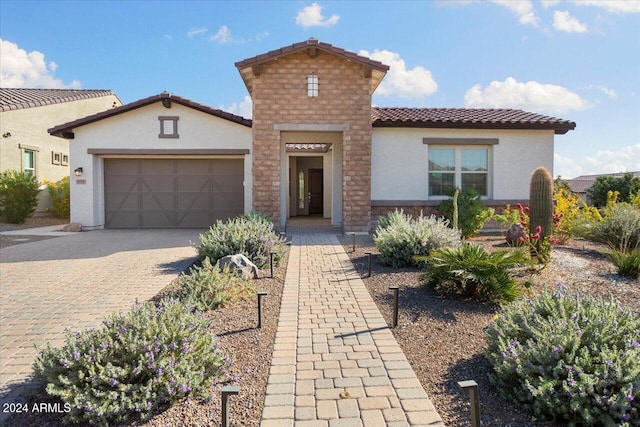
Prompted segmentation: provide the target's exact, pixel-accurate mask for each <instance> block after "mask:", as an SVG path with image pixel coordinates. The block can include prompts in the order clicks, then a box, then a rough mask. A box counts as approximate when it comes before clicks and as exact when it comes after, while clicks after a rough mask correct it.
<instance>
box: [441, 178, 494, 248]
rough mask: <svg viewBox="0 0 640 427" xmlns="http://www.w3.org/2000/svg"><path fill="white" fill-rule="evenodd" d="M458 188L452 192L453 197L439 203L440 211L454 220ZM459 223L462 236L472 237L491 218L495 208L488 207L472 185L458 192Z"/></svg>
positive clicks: (450, 220) (451, 220)
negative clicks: (454, 199) (455, 194)
mask: <svg viewBox="0 0 640 427" xmlns="http://www.w3.org/2000/svg"><path fill="white" fill-rule="evenodd" d="M456 191H458V189H456V188H454V189H453V190H452V192H451V194H450V196H451V197H452V198H451V199H448V200H445V201H443V202H442V203H440V205H438V211H440V212H442V214H443V215H444V216H445V218H447V219H448V220H449V222H450V223H452V224H453V222H454V218H453V215H454V210H455V209H454V203H453V197H454V193H455V192H456ZM457 205H458V225H459V227H460V230H461V232H462V236H464V237H465V238H466V237H470V236H473V235H474V234H476V233H477V232H478V231H480V229H481V228H482V226H483V225H484V223H485V222H487V221H488V220H490V219H491V217H492V216H493V214H494V210H493V209H491V208H488V207H486V206H485V205H484V204H482V201H481V200H480V195H479V194H478V192H477V191H476V190H474V189H473V188H471V187H468V188H466V189H465V190H464V191H461V192H460V193H459V194H458V203H457Z"/></svg>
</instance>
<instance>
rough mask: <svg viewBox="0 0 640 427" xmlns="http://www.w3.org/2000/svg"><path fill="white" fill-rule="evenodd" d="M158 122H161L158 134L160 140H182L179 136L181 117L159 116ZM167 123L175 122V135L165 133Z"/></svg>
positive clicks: (173, 125)
mask: <svg viewBox="0 0 640 427" xmlns="http://www.w3.org/2000/svg"><path fill="white" fill-rule="evenodd" d="M158 120H159V121H160V133H159V134H158V138H180V135H179V134H178V120H180V117H178V116H158ZM165 122H173V124H172V127H173V133H165V127H164V124H165Z"/></svg>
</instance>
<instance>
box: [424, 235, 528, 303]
mask: <svg viewBox="0 0 640 427" xmlns="http://www.w3.org/2000/svg"><path fill="white" fill-rule="evenodd" d="M419 261H422V262H424V263H425V265H426V269H425V270H424V273H423V274H422V277H421V280H422V282H423V283H424V285H425V286H426V287H427V288H429V289H433V290H435V291H436V292H439V293H443V294H455V295H461V296H470V297H474V298H477V299H480V300H487V301H494V302H499V303H505V302H510V301H514V300H515V299H517V298H518V297H519V296H520V295H521V294H522V288H521V287H520V285H519V284H518V283H517V282H516V281H515V280H514V279H513V277H511V275H510V274H509V271H508V270H509V268H511V267H515V266H518V265H521V264H524V263H526V262H527V255H526V252H525V251H524V250H523V249H522V248H515V249H512V250H509V251H496V252H493V253H488V252H486V251H485V250H484V249H483V248H482V247H481V246H480V245H476V244H465V245H462V246H460V247H458V248H455V249H452V248H443V249H439V250H437V251H434V252H432V253H431V255H429V256H427V257H421V258H420V260H419Z"/></svg>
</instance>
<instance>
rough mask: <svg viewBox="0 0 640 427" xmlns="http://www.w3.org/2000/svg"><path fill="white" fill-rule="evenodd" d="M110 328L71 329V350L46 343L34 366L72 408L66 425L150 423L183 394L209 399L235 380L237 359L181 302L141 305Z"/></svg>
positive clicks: (50, 390)
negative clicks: (154, 414)
mask: <svg viewBox="0 0 640 427" xmlns="http://www.w3.org/2000/svg"><path fill="white" fill-rule="evenodd" d="M103 324H104V326H103V327H102V328H101V329H97V330H96V329H91V330H85V331H82V332H78V333H75V334H74V333H71V332H69V331H67V333H66V344H65V345H64V347H62V348H53V347H51V346H50V345H47V348H46V349H43V350H42V351H41V352H40V354H39V355H38V356H37V358H36V360H35V362H34V363H33V370H34V378H35V379H36V380H40V381H42V382H43V383H44V384H45V385H46V392H47V393H48V394H49V395H51V396H56V397H58V398H60V399H62V401H63V402H64V403H66V404H69V405H70V407H71V411H70V412H69V413H68V414H67V415H66V416H65V420H67V421H72V422H90V423H101V424H106V423H107V422H111V421H122V420H126V419H128V418H129V417H131V416H132V415H133V414H140V415H141V416H142V418H145V417H147V416H149V415H150V414H151V412H152V411H154V410H155V409H156V408H158V407H159V406H160V405H163V404H166V403H173V402H176V401H178V400H180V399H182V398H183V397H187V396H201V397H207V396H208V395H209V394H210V392H211V390H210V389H211V387H212V386H213V385H214V384H217V383H219V382H226V381H228V380H230V377H229V374H228V368H229V366H230V363H231V362H230V360H229V359H228V358H226V357H225V356H224V354H223V353H222V351H221V350H220V348H219V347H218V343H217V337H215V336H214V335H213V334H211V333H210V331H209V326H210V324H209V321H208V320H207V319H206V318H205V317H203V316H202V314H200V313H198V312H193V311H192V309H191V307H186V306H185V305H184V304H181V303H180V302H178V301H176V300H163V301H161V303H160V305H159V306H158V307H156V306H154V305H153V304H151V303H146V304H138V305H136V306H134V307H133V309H132V310H131V311H130V312H128V313H127V314H113V315H111V316H110V317H108V318H107V319H106V320H105V321H104V322H103Z"/></svg>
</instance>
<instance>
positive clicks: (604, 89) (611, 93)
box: [578, 84, 618, 99]
mask: <svg viewBox="0 0 640 427" xmlns="http://www.w3.org/2000/svg"><path fill="white" fill-rule="evenodd" d="M578 89H582V90H598V91H600V92H602V93H604V94H605V95H607V97H609V98H611V99H613V98H615V97H616V96H618V93H617V92H616V91H615V89H610V88H608V87H606V86H597V85H593V84H590V85H588V86H578Z"/></svg>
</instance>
